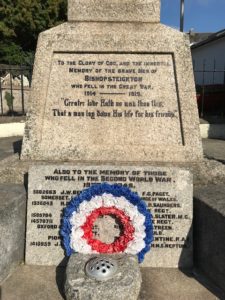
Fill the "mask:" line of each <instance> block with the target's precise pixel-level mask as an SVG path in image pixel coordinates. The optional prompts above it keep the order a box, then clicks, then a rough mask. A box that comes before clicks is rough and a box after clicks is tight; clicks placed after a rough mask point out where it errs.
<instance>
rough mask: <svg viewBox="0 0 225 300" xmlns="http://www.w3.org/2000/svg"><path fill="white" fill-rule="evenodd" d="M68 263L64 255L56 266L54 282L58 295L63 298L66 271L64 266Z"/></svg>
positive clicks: (64, 297)
mask: <svg viewBox="0 0 225 300" xmlns="http://www.w3.org/2000/svg"><path fill="white" fill-rule="evenodd" d="M67 263H68V258H67V257H64V259H63V260H62V261H61V263H60V264H59V265H58V266H57V267H56V284H57V287H58V290H59V292H60V295H61V296H62V298H63V299H65V300H66V296H65V291H64V286H65V273H66V266H67Z"/></svg>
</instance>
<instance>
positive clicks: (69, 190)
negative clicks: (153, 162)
mask: <svg viewBox="0 0 225 300" xmlns="http://www.w3.org/2000/svg"><path fill="white" fill-rule="evenodd" d="M38 168H40V169H41V170H42V173H43V175H42V176H41V178H40V179H39V181H40V183H39V184H38V185H37V181H36V180H35V174H34V172H36V169H35V171H33V172H32V173H33V174H31V176H30V178H32V176H34V179H33V183H31V184H30V187H29V203H28V226H27V228H28V229H27V230H28V232H27V259H28V261H29V257H32V256H33V255H34V254H35V253H36V255H41V259H40V260H41V261H43V260H45V257H46V255H45V254H46V253H52V256H51V259H50V261H51V262H53V264H54V262H56V263H58V262H59V261H60V260H62V258H63V250H62V247H61V243H60V237H59V228H60V217H61V214H62V210H63V208H64V207H65V206H66V204H67V203H68V201H70V199H71V197H72V196H76V195H78V194H79V193H80V192H81V190H83V189H84V188H87V187H90V186H91V185H92V184H94V183H101V182H109V183H111V184H113V183H117V184H121V185H124V186H127V187H129V188H131V189H132V190H133V191H138V193H139V195H140V196H141V197H142V198H143V199H144V200H145V201H146V203H147V206H148V208H149V210H150V211H151V213H152V215H153V224H154V242H153V244H152V251H151V253H153V254H154V253H156V254H157V253H158V251H159V249H161V250H160V251H162V252H161V254H162V255H165V257H166V255H167V254H166V253H167V250H168V249H169V251H173V253H174V255H175V256H178V257H179V253H180V251H183V250H184V249H187V250H188V249H191V247H192V242H191V240H190V237H189V230H190V227H191V222H192V205H191V201H192V199H190V200H189V201H190V203H188V202H185V201H186V200H185V201H184V199H183V198H182V197H183V195H182V194H181V193H182V191H181V190H180V188H181V186H182V185H184V187H185V188H187V185H186V183H185V182H183V181H182V180H183V179H182V178H185V176H187V174H186V173H185V172H186V171H184V173H182V172H183V171H180V172H181V173H180V175H179V176H180V178H178V175H177V173H176V172H175V173H173V172H171V171H168V170H166V169H163V168H157V167H155V168H153V167H151V168H147V167H145V168H136V167H123V166H121V167H120V168H118V167H112V166H104V167H96V166H92V167H90V166H89V167H82V168H81V167H68V166H58V167H57V166H55V167H38ZM185 174H186V175H185ZM37 186H39V188H37ZM178 186H179V188H178ZM189 189H190V190H191V188H189ZM178 190H180V191H181V193H178V192H177V191H178ZM105 221H106V222H108V223H110V224H109V225H110V226H108V227H107V230H108V229H109V228H113V229H112V230H111V232H110V234H108V236H107V237H106V236H105V230H106V226H105V225H104V222H105ZM115 225H116V224H115V220H108V221H107V220H103V221H101V220H97V221H96V223H95V227H94V229H93V230H94V232H93V233H94V235H95V237H96V238H97V239H100V240H101V239H102V238H103V239H104V241H105V242H106V243H109V242H112V241H113V240H114V238H116V237H118V236H119V235H120V229H119V224H117V225H118V226H115ZM154 249H155V250H154ZM154 251H156V252H154ZM151 255H152V254H151ZM169 255H171V252H170V254H169ZM47 257H48V256H47ZM32 259H34V260H35V259H36V258H32ZM153 264H154V263H153ZM153 264H152V265H153Z"/></svg>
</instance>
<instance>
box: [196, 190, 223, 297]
mask: <svg viewBox="0 0 225 300" xmlns="http://www.w3.org/2000/svg"><path fill="white" fill-rule="evenodd" d="M194 196H195V201H194V213H195V219H194V220H195V221H194V228H195V230H194V233H195V264H196V266H197V267H198V268H199V269H200V270H202V271H203V272H204V273H205V274H206V275H207V276H208V277H209V278H210V279H211V280H212V281H214V282H215V284H217V285H218V286H219V287H221V288H222V289H223V290H224V291H225V187H224V185H223V186H214V185H213V186H212V185H209V186H207V187H204V188H199V189H197V190H196V191H195V194H194Z"/></svg>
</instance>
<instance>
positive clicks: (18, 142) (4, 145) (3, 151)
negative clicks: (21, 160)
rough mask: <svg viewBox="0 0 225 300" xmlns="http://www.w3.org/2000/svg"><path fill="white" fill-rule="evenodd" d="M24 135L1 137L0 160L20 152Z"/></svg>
mask: <svg viewBox="0 0 225 300" xmlns="http://www.w3.org/2000/svg"><path fill="white" fill-rule="evenodd" d="M22 138H23V137H22V136H14V137H6V138H0V160H2V159H4V158H6V157H8V156H11V155H12V154H15V153H20V151H21V146H22Z"/></svg>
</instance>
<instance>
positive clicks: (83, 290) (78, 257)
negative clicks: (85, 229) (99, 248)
mask: <svg viewBox="0 0 225 300" xmlns="http://www.w3.org/2000/svg"><path fill="white" fill-rule="evenodd" d="M95 256H96V255H95ZM95 256H93V255H84V254H73V255H71V257H70V259H69V262H68V265H67V268H66V282H65V294H66V299H67V300H77V299H80V300H88V299H91V300H105V299H110V300H118V299H120V300H127V299H129V300H137V299H138V295H139V292H140V288H141V282H142V279H141V272H140V268H139V264H138V261H137V257H136V256H128V255H106V256H105V255H104V257H109V258H113V259H116V260H117V263H118V271H117V272H116V274H115V275H114V276H113V277H112V278H111V279H108V280H107V281H96V280H95V279H92V278H90V277H88V276H87V275H86V273H85V265H86V263H87V261H88V260H89V259H90V258H92V257H95Z"/></svg>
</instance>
